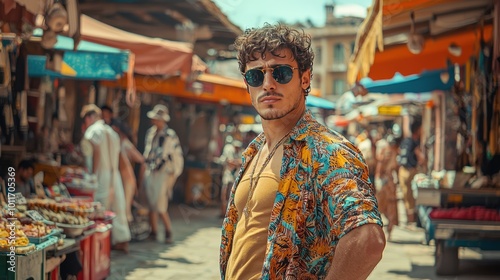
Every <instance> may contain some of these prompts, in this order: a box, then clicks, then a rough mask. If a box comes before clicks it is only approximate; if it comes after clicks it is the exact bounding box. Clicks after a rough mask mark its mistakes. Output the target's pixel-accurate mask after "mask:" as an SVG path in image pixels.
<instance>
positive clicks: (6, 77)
mask: <svg viewBox="0 0 500 280" xmlns="http://www.w3.org/2000/svg"><path fill="white" fill-rule="evenodd" d="M10 49H11V47H8V46H6V47H4V46H3V43H0V97H7V96H8V95H9V91H10V81H11V69H10V59H9V50H10Z"/></svg>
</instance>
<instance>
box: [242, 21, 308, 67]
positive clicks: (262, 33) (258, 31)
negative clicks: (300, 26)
mask: <svg viewBox="0 0 500 280" xmlns="http://www.w3.org/2000/svg"><path fill="white" fill-rule="evenodd" d="M234 47H235V49H236V50H237V51H238V64H239V66H240V72H241V73H244V72H245V67H246V65H247V63H248V62H250V61H255V60H257V59H259V58H264V57H265V54H266V53H268V52H269V53H272V54H273V55H277V54H278V52H279V51H281V50H283V49H290V51H291V52H292V55H293V58H294V59H295V60H296V61H297V64H298V67H299V72H300V73H301V74H302V73H304V71H306V70H307V69H311V74H312V68H313V60H314V52H313V51H312V49H311V36H310V35H309V34H306V33H305V32H304V31H303V30H302V32H301V31H299V30H297V29H293V28H292V27H290V26H287V25H284V24H280V23H278V24H276V25H271V24H269V23H266V24H264V26H263V27H261V28H250V29H247V30H245V33H244V34H242V35H240V36H239V37H238V38H236V41H235V42H234ZM259 56H260V57H259Z"/></svg>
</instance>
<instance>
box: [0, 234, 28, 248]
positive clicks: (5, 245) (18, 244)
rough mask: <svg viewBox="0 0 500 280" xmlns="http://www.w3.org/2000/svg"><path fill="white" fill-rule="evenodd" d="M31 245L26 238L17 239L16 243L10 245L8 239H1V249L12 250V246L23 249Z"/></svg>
mask: <svg viewBox="0 0 500 280" xmlns="http://www.w3.org/2000/svg"><path fill="white" fill-rule="evenodd" d="M29 243H30V240H29V239H28V237H26V236H22V237H16V238H15V239H14V242H11V243H9V239H7V238H2V239H0V247H2V248H10V247H11V246H13V247H22V246H27V245H28V244H29Z"/></svg>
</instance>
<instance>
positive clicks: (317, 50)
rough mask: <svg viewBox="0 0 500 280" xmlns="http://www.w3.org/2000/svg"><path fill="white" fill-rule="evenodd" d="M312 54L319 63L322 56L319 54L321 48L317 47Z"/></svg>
mask: <svg viewBox="0 0 500 280" xmlns="http://www.w3.org/2000/svg"><path fill="white" fill-rule="evenodd" d="M314 56H315V57H316V63H317V64H321V60H323V56H322V54H321V48H320V47H317V48H316V50H315V51H314Z"/></svg>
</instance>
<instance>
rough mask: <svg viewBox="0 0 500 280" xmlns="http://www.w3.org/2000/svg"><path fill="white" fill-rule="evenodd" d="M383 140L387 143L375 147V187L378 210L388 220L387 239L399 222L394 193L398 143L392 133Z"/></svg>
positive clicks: (396, 200)
mask: <svg viewBox="0 0 500 280" xmlns="http://www.w3.org/2000/svg"><path fill="white" fill-rule="evenodd" d="M379 142H380V141H379ZM385 142H386V143H387V144H384V145H380V146H379V147H378V148H377V167H376V169H375V187H376V188H377V200H378V206H379V209H380V212H381V213H382V214H383V215H385V217H386V218H387V220H388V223H387V233H388V234H387V240H390V238H391V233H392V230H393V228H394V226H397V225H398V224H399V218H398V217H399V216H398V199H397V195H396V189H397V181H398V180H397V179H398V175H397V174H398V169H399V165H398V163H397V160H396V158H397V156H398V152H399V143H398V142H397V139H396V138H395V137H394V136H393V135H389V136H387V139H386V140H385ZM379 149H380V150H379Z"/></svg>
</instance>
